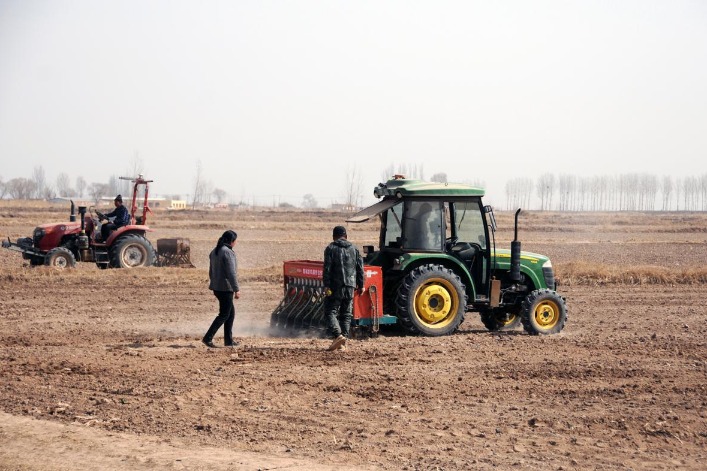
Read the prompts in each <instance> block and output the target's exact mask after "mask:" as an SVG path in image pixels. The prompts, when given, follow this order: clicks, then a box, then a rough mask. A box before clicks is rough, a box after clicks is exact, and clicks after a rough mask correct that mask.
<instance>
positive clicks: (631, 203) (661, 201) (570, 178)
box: [505, 173, 707, 211]
mask: <svg viewBox="0 0 707 471" xmlns="http://www.w3.org/2000/svg"><path fill="white" fill-rule="evenodd" d="M505 189H506V209H509V210H510V209H513V208H518V207H523V208H531V209H540V210H541V211H549V210H556V211H705V210H707V174H703V175H701V176H688V177H682V178H681V177H672V176H669V175H665V176H662V177H657V176H655V175H650V174H642V173H628V174H621V175H616V176H608V175H594V176H586V177H585V176H577V175H566V174H563V175H559V176H558V177H555V175H554V174H551V173H545V174H543V175H541V176H540V177H539V178H538V179H537V180H536V181H533V179H531V178H515V179H512V180H509V181H508V182H506V188H505ZM533 196H535V197H536V198H537V200H536V201H539V207H537V208H532V205H531V200H532V198H533Z"/></svg>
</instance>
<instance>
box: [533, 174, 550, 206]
mask: <svg viewBox="0 0 707 471" xmlns="http://www.w3.org/2000/svg"><path fill="white" fill-rule="evenodd" d="M536 191H537V194H538V197H540V210H541V211H548V210H550V208H551V207H552V193H553V192H554V191H555V176H554V175H553V174H551V173H545V174H543V175H541V176H540V179H539V180H538V184H537V187H536Z"/></svg>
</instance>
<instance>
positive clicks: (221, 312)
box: [204, 291, 236, 346]
mask: <svg viewBox="0 0 707 471" xmlns="http://www.w3.org/2000/svg"><path fill="white" fill-rule="evenodd" d="M214 296H216V298H217V299H218V316H216V318H215V319H214V321H213V322H212V323H211V327H209V330H208V331H207V332H206V335H204V341H205V342H211V341H213V339H214V335H216V332H218V330H219V329H220V328H221V326H223V343H224V345H226V346H229V345H233V321H234V319H235V318H236V308H235V307H234V306H233V291H214Z"/></svg>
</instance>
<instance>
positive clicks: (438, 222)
mask: <svg viewBox="0 0 707 471" xmlns="http://www.w3.org/2000/svg"><path fill="white" fill-rule="evenodd" d="M442 217H443V214H442V205H440V203H439V202H435V201H409V202H407V203H406V205H405V212H404V218H403V247H404V248H405V249H408V250H437V251H439V250H441V249H442V227H443V224H442Z"/></svg>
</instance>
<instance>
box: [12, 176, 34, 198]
mask: <svg viewBox="0 0 707 471" xmlns="http://www.w3.org/2000/svg"><path fill="white" fill-rule="evenodd" d="M6 187H7V193H8V194H9V195H10V197H11V198H13V199H16V200H28V199H32V197H33V196H34V195H35V193H36V191H37V184H36V183H35V182H33V181H32V180H30V179H28V178H13V179H12V180H10V181H8V182H7V183H6Z"/></svg>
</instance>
